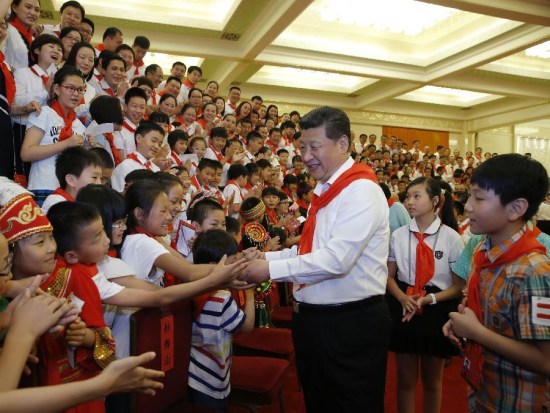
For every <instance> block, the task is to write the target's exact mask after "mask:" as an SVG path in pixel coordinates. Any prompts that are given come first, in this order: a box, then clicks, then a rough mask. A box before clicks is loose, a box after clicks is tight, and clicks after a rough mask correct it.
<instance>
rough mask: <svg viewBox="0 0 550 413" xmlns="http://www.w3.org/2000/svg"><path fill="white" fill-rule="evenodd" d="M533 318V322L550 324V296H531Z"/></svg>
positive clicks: (544, 324)
mask: <svg viewBox="0 0 550 413" xmlns="http://www.w3.org/2000/svg"><path fill="white" fill-rule="evenodd" d="M531 318H532V322H533V324H536V325H539V326H550V297H534V296H533V297H531Z"/></svg>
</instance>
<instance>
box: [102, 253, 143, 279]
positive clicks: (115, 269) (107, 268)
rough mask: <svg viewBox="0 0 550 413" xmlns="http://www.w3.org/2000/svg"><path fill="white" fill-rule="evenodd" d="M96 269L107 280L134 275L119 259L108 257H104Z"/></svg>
mask: <svg viewBox="0 0 550 413" xmlns="http://www.w3.org/2000/svg"><path fill="white" fill-rule="evenodd" d="M97 268H99V271H101V272H102V273H103V274H105V277H107V279H108V280H112V279H114V278H119V277H127V276H132V275H134V270H133V269H132V267H130V266H129V265H128V264H126V263H125V262H124V261H122V260H121V259H120V258H113V257H111V256H109V255H107V256H105V258H104V259H103V261H101V262H98V263H97Z"/></svg>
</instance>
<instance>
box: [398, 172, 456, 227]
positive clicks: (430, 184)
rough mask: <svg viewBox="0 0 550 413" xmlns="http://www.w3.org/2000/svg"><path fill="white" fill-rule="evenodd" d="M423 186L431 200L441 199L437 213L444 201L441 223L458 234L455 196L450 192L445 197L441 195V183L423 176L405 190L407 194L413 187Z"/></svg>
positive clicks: (446, 192)
mask: <svg viewBox="0 0 550 413" xmlns="http://www.w3.org/2000/svg"><path fill="white" fill-rule="evenodd" d="M422 184H425V185H426V192H427V193H428V196H429V198H430V199H434V198H435V197H436V196H437V197H439V202H438V203H437V204H436V205H435V206H434V210H435V211H437V210H438V208H439V207H440V205H441V202H442V201H443V207H442V208H441V213H440V216H441V222H442V223H443V224H445V225H447V226H448V227H450V228H452V229H454V230H455V231H457V232H458V224H457V222H456V217H455V214H454V201H453V196H452V194H451V193H450V192H448V191H445V192H444V196H442V195H441V190H442V187H441V182H440V181H438V180H437V179H434V178H430V177H425V176H421V177H419V178H416V179H413V180H412V181H411V183H410V184H409V185H408V186H407V189H405V193H407V192H408V191H409V189H410V188H412V187H413V186H417V185H422Z"/></svg>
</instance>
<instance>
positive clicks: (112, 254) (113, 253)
mask: <svg viewBox="0 0 550 413" xmlns="http://www.w3.org/2000/svg"><path fill="white" fill-rule="evenodd" d="M107 255H108V256H109V257H111V258H118V251H117V250H116V249H114V248H109V251H107Z"/></svg>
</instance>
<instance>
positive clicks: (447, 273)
mask: <svg viewBox="0 0 550 413" xmlns="http://www.w3.org/2000/svg"><path fill="white" fill-rule="evenodd" d="M412 232H418V225H417V223H416V220H415V219H413V220H412V221H411V223H410V224H409V225H405V226H403V227H401V228H398V229H396V230H395V231H394V232H393V234H392V236H391V240H390V254H389V257H388V261H393V262H396V263H397V278H398V279H399V280H400V281H403V282H405V283H407V284H408V285H414V283H415V280H416V275H415V268H416V246H417V245H418V240H417V239H416V237H415V236H414V235H413V233H412ZM424 233H425V234H430V235H429V236H428V237H427V238H425V242H426V244H428V246H429V247H430V248H431V249H432V250H434V257H435V274H434V276H433V278H432V279H431V280H430V282H428V285H432V286H436V287H438V288H440V289H441V290H446V289H447V288H449V287H450V286H451V285H452V284H453V280H452V275H451V265H452V264H453V263H454V262H455V261H456V260H457V259H458V256H459V255H460V252H461V251H462V248H463V247H464V245H463V243H462V239H461V238H460V235H458V232H456V231H455V230H453V229H451V228H449V227H448V226H446V225H442V224H441V219H439V218H436V219H435V221H434V222H433V223H432V225H430V226H429V227H428V229H426V231H424ZM434 245H435V247H434ZM409 252H410V254H409Z"/></svg>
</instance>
